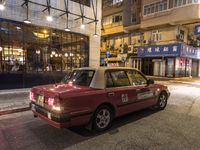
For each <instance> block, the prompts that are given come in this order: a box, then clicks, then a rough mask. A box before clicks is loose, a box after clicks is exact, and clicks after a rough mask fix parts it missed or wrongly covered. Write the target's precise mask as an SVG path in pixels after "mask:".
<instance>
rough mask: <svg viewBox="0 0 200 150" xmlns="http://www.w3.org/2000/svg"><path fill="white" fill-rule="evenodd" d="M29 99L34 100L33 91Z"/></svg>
mask: <svg viewBox="0 0 200 150" xmlns="http://www.w3.org/2000/svg"><path fill="white" fill-rule="evenodd" d="M29 99H30V100H31V101H34V93H33V92H31V91H30V92H29Z"/></svg>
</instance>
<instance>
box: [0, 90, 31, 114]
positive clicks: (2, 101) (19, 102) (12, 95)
mask: <svg viewBox="0 0 200 150" xmlns="http://www.w3.org/2000/svg"><path fill="white" fill-rule="evenodd" d="M29 90H30V89H12V90H0V116H1V115H5V114H10V113H15V112H21V111H26V110H29V98H28V92H29Z"/></svg>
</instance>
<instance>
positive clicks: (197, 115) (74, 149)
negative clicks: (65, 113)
mask: <svg viewBox="0 0 200 150" xmlns="http://www.w3.org/2000/svg"><path fill="white" fill-rule="evenodd" d="M166 84H168V85H169V87H170V91H171V97H170V99H169V103H168V106H167V107H166V109H165V110H164V111H159V112H157V111H152V110H149V109H146V110H143V111H140V112H136V113H132V114H129V115H127V116H125V117H122V118H118V119H116V120H115V121H114V123H113V127H112V128H111V129H110V130H109V131H106V132H104V133H101V134H96V135H94V134H92V133H90V132H88V131H87V130H85V129H83V128H78V127H77V128H72V129H56V128H53V127H51V126H50V125H48V124H47V123H45V122H43V121H41V120H40V119H38V118H33V116H32V113H31V112H30V111H26V112H22V113H16V114H10V115H4V116H0V150H12V149H13V150H15V149H17V150H24V149H25V150H31V149H32V150H57V149H58V150H61V149H66V150H68V149H70V150H79V149H80V150H90V149H91V150H97V149H105V150H107V149H108V150H109V149H116V150H124V149H127V150H129V149H134V150H137V149H138V150H140V149H152V150H156V149H162V150H165V149H170V150H171V149H173V150H179V149H180V150H184V149H192V150H199V149H200V86H191V85H187V84H173V83H169V82H166Z"/></svg>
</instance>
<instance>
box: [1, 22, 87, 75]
mask: <svg viewBox="0 0 200 150" xmlns="http://www.w3.org/2000/svg"><path fill="white" fill-rule="evenodd" d="M0 46H1V48H2V50H1V51H0V72H27V73H29V72H43V71H67V70H72V69H73V68H79V67H87V66H88V65H89V55H88V54H89V38H88V37H87V36H84V35H79V34H74V33H66V32H64V31H60V30H57V29H52V28H47V27H40V26H34V25H26V24H23V23H18V22H14V21H9V20H2V21H1V22H0Z"/></svg>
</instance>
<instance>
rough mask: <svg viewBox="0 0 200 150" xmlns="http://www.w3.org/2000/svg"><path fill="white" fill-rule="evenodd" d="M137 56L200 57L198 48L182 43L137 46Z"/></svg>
mask: <svg viewBox="0 0 200 150" xmlns="http://www.w3.org/2000/svg"><path fill="white" fill-rule="evenodd" d="M138 57H189V58H195V59H200V49H199V48H195V47H192V46H188V45H185V44H182V43H177V44H168V45H152V46H140V47H138Z"/></svg>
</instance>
